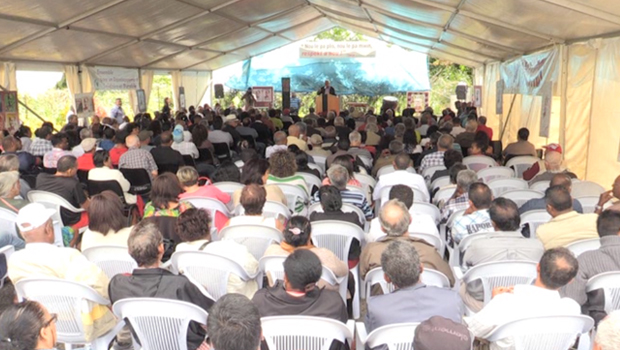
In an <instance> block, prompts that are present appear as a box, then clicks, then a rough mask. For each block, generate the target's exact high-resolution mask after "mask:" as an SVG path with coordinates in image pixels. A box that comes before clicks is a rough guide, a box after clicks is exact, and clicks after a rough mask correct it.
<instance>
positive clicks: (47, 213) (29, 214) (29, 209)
mask: <svg viewBox="0 0 620 350" xmlns="http://www.w3.org/2000/svg"><path fill="white" fill-rule="evenodd" d="M55 214H56V210H54V209H49V208H46V207H45V206H43V204H41V203H30V204H28V205H26V206H24V207H23V208H21V209H20V210H19V213H17V219H16V220H15V223H16V224H17V227H18V228H19V230H20V231H21V232H27V231H30V230H34V229H35V228H37V227H40V226H42V225H43V224H45V223H46V222H47V220H49V219H50V218H51V217H52V216H54V215H55Z"/></svg>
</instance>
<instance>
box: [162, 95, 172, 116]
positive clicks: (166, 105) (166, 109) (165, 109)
mask: <svg viewBox="0 0 620 350" xmlns="http://www.w3.org/2000/svg"><path fill="white" fill-rule="evenodd" d="M161 113H162V114H166V115H168V116H169V115H170V97H166V98H164V106H163V107H162V108H161Z"/></svg>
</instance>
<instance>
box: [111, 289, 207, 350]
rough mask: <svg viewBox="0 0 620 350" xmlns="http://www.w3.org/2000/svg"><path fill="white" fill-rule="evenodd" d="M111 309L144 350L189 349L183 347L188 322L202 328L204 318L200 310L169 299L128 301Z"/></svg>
mask: <svg viewBox="0 0 620 350" xmlns="http://www.w3.org/2000/svg"><path fill="white" fill-rule="evenodd" d="M112 309H113V310H114V314H116V315H117V316H118V317H119V318H122V319H125V320H127V321H128V322H129V324H130V325H131V328H132V330H133V334H134V335H135V337H136V338H137V340H138V341H139V342H140V345H141V347H142V349H144V350H193V349H188V348H187V329H188V326H189V323H190V321H194V322H197V323H199V324H202V325H206V324H207V317H208V314H207V312H206V311H205V310H203V309H201V308H200V307H198V306H196V305H194V304H192V303H188V302H185V301H179V300H172V299H160V298H128V299H122V300H119V301H117V302H115V303H114V306H113V307H112Z"/></svg>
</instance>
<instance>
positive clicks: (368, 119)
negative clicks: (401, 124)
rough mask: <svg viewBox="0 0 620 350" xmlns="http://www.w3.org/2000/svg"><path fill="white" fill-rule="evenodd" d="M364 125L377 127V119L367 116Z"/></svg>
mask: <svg viewBox="0 0 620 350" xmlns="http://www.w3.org/2000/svg"><path fill="white" fill-rule="evenodd" d="M366 124H375V125H377V117H375V116H374V115H370V116H368V118H366Z"/></svg>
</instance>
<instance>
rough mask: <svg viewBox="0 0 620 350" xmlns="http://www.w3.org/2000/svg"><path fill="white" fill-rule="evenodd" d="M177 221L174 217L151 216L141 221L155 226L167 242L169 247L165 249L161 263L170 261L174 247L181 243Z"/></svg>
mask: <svg viewBox="0 0 620 350" xmlns="http://www.w3.org/2000/svg"><path fill="white" fill-rule="evenodd" d="M177 220H178V218H176V217H174V216H151V217H148V218H144V219H143V221H146V222H151V223H153V224H155V226H157V227H158V228H159V231H160V232H161V234H162V236H163V237H164V239H167V240H169V243H170V245H169V246H167V247H166V251H165V252H164V257H163V258H162V261H163V262H166V261H168V260H170V256H172V253H174V250H175V249H176V246H177V245H178V244H179V243H181V242H182V241H183V240H182V239H181V237H180V236H179V233H178V232H177Z"/></svg>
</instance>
